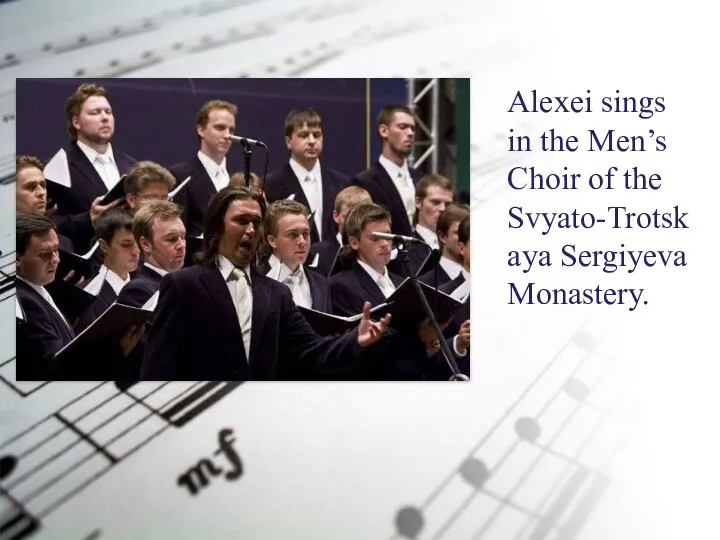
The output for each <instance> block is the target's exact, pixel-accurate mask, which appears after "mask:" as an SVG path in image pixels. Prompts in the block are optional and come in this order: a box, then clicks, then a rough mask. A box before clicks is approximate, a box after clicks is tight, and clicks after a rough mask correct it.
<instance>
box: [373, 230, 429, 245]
mask: <svg viewBox="0 0 720 540" xmlns="http://www.w3.org/2000/svg"><path fill="white" fill-rule="evenodd" d="M371 237H372V239H373V240H390V241H391V242H392V243H393V244H424V243H425V242H423V241H422V240H420V239H419V238H415V237H414V236H403V235H402V234H392V233H382V232H374V233H372V234H371Z"/></svg>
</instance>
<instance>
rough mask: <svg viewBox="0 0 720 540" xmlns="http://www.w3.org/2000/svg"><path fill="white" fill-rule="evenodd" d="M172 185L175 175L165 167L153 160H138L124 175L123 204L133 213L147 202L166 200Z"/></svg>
mask: <svg viewBox="0 0 720 540" xmlns="http://www.w3.org/2000/svg"><path fill="white" fill-rule="evenodd" d="M186 185H187V184H186ZM173 187H175V177H174V176H173V175H172V173H170V171H168V170H167V169H166V168H165V167H163V166H162V165H159V164H157V163H155V162H154V161H138V162H137V163H135V164H134V165H133V166H132V167H130V170H129V171H128V173H127V175H126V176H125V181H124V183H123V190H124V191H125V204H126V205H127V207H128V208H129V209H130V211H131V212H132V214H133V215H135V214H136V213H137V211H138V210H139V209H140V208H141V207H142V206H143V205H144V204H145V203H147V202H150V201H167V200H168V198H169V194H170V191H172V189H173Z"/></svg>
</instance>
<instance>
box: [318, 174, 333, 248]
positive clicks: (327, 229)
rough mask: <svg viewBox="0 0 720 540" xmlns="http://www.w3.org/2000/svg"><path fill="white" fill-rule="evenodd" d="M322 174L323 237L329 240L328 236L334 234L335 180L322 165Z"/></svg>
mask: <svg viewBox="0 0 720 540" xmlns="http://www.w3.org/2000/svg"><path fill="white" fill-rule="evenodd" d="M320 174H321V175H322V183H323V189H322V200H323V203H322V204H323V223H322V229H323V230H322V233H323V234H322V237H323V239H325V238H327V237H328V235H330V234H332V233H331V231H332V230H333V223H334V221H333V218H332V212H333V209H334V207H335V189H334V187H335V178H333V176H332V175H331V173H330V171H328V170H327V169H326V168H325V167H323V166H322V165H320Z"/></svg>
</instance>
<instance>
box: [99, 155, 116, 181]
mask: <svg viewBox="0 0 720 540" xmlns="http://www.w3.org/2000/svg"><path fill="white" fill-rule="evenodd" d="M96 160H97V161H99V162H100V164H101V165H102V169H103V171H105V173H104V174H103V175H102V177H103V181H104V182H105V185H106V186H107V187H108V190H110V189H112V188H113V187H115V184H117V183H118V182H119V181H120V175H119V173H118V170H117V168H116V167H115V165H113V162H112V159H111V158H110V156H108V155H105V154H98V155H97V158H96Z"/></svg>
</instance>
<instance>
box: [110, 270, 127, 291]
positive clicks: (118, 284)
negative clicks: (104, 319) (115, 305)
mask: <svg viewBox="0 0 720 540" xmlns="http://www.w3.org/2000/svg"><path fill="white" fill-rule="evenodd" d="M105 281H107V282H108V283H109V284H110V286H111V287H112V290H113V291H115V296H119V295H120V291H122V288H123V287H124V286H125V285H127V284H128V283H130V274H128V277H127V278H125V279H123V278H121V277H120V276H118V275H117V274H116V273H115V272H113V271H112V270H110V269H109V268H108V271H107V275H106V276H105Z"/></svg>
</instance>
